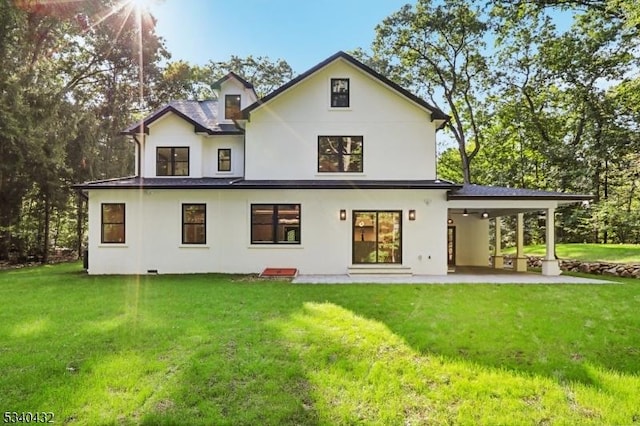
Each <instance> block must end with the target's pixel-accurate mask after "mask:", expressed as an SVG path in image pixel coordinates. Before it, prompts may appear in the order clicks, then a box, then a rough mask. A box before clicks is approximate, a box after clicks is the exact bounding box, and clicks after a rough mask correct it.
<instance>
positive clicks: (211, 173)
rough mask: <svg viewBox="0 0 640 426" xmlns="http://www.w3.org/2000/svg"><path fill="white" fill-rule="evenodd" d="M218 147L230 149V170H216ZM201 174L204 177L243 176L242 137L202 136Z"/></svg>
mask: <svg viewBox="0 0 640 426" xmlns="http://www.w3.org/2000/svg"><path fill="white" fill-rule="evenodd" d="M218 149H230V150H231V171H230V172H221V171H218ZM202 174H203V176H205V177H242V176H244V138H243V136H242V135H237V136H230V135H225V136H210V137H206V138H203V147H202Z"/></svg>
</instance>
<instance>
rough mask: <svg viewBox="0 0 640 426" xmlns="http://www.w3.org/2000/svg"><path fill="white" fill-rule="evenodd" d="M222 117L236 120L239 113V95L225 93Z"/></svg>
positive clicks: (239, 116)
mask: <svg viewBox="0 0 640 426" xmlns="http://www.w3.org/2000/svg"><path fill="white" fill-rule="evenodd" d="M224 118H226V119H227V120H237V119H239V118H241V115H240V95H226V96H225V97H224Z"/></svg>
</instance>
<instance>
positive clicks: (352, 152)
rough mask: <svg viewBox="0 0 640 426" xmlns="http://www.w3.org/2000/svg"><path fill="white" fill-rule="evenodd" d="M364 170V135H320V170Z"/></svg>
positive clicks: (352, 171)
mask: <svg viewBox="0 0 640 426" xmlns="http://www.w3.org/2000/svg"><path fill="white" fill-rule="evenodd" d="M362 170H363V169H362V136H318V172H320V173H335V172H338V173H341V172H342V173H344V172H349V173H362Z"/></svg>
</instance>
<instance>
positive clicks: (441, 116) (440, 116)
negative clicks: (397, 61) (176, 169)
mask: <svg viewBox="0 0 640 426" xmlns="http://www.w3.org/2000/svg"><path fill="white" fill-rule="evenodd" d="M337 59H344V60H346V61H347V62H349V63H351V64H352V65H354V66H356V67H357V68H359V69H361V70H362V71H364V72H365V73H367V74H369V75H370V76H372V77H373V78H375V79H377V80H379V81H380V82H382V83H384V84H386V85H387V86H389V87H391V88H392V89H394V90H395V91H397V92H398V93H400V94H402V95H403V96H405V97H406V98H408V99H411V100H412V101H413V102H415V103H417V104H418V105H420V106H422V107H423V108H425V109H426V110H427V111H429V112H430V113H431V119H432V120H445V121H448V120H449V119H450V118H451V117H449V116H448V115H447V114H445V113H444V112H442V111H441V110H439V109H438V108H436V107H434V106H433V105H430V104H429V103H427V102H426V101H425V100H424V99H421V98H419V97H417V96H416V95H414V94H413V93H411V92H409V91H408V90H406V89H405V88H403V87H401V86H400V85H398V84H396V83H394V82H393V81H391V80H389V79H388V78H387V77H385V76H384V75H382V74H380V73H378V72H377V71H374V70H373V69H372V68H370V67H368V66H367V65H365V64H363V63H362V62H360V61H358V60H357V59H355V58H354V57H353V56H351V55H349V54H347V53H345V52H342V51H340V52H338V53H335V54H334V55H332V56H330V57H328V58H327V59H325V60H324V61H322V62H320V63H319V64H318V65H316V66H314V67H313V68H311V69H309V70H308V71H305V72H304V73H302V74H300V75H299V76H297V77H296V78H294V79H293V80H291V81H289V82H288V83H286V84H284V85H283V86H281V87H279V88H278V89H276V90H274V91H273V92H271V93H269V94H268V95H267V96H265V97H263V98H262V99H260V100H258V101H257V102H254V103H253V104H251V105H249V106H248V107H246V108H245V109H243V110H242V115H243V117H244V118H249V114H250V113H251V111H253V110H254V109H256V108H258V107H259V106H260V105H262V104H264V103H267V102H269V101H270V100H271V99H273V98H275V97H276V96H278V95H280V94H281V93H282V92H284V91H286V90H287V89H289V88H290V87H292V86H295V85H296V84H298V83H300V82H301V81H302V80H304V79H306V78H307V77H309V76H310V75H312V74H314V73H316V72H317V71H319V70H321V69H322V68H324V67H326V66H327V65H329V64H330V63H332V62H333V61H335V60H337Z"/></svg>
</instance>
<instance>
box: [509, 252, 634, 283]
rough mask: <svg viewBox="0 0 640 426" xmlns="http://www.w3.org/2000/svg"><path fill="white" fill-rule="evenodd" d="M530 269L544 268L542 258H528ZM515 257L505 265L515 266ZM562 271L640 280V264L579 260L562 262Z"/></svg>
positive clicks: (510, 258) (511, 257) (510, 257)
mask: <svg viewBox="0 0 640 426" xmlns="http://www.w3.org/2000/svg"><path fill="white" fill-rule="evenodd" d="M526 257H527V266H528V267H529V268H542V259H543V258H542V257H538V256H526ZM514 259H515V256H508V255H505V256H504V264H505V266H507V265H513V260H514ZM560 269H561V270H563V271H569V272H584V273H587V274H595V275H612V276H617V277H624V278H640V264H632V263H609V262H582V261H579V260H561V261H560Z"/></svg>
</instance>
